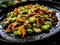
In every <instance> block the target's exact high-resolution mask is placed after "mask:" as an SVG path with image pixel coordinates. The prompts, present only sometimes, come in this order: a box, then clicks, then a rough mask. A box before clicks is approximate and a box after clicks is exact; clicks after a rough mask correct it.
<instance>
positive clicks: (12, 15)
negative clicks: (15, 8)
mask: <svg viewBox="0 0 60 45" xmlns="http://www.w3.org/2000/svg"><path fill="white" fill-rule="evenodd" d="M9 17H12V18H14V17H16V13H14V12H10V13H8V14H7V18H9Z"/></svg>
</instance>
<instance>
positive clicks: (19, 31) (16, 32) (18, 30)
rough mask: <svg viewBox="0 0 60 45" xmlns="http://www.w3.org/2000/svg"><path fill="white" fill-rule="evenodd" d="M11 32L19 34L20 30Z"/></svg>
mask: <svg viewBox="0 0 60 45" xmlns="http://www.w3.org/2000/svg"><path fill="white" fill-rule="evenodd" d="M13 34H14V35H21V31H20V30H18V31H13Z"/></svg>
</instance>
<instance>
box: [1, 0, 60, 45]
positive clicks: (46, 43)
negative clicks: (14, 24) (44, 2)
mask: <svg viewBox="0 0 60 45" xmlns="http://www.w3.org/2000/svg"><path fill="white" fill-rule="evenodd" d="M1 1H3V0H0V2H1ZM10 1H12V0H10ZM3 44H4V45H11V44H12V43H6V42H2V41H0V45H3ZM35 44H39V45H60V32H59V33H57V34H55V35H53V36H51V37H49V38H46V39H44V40H40V41H36V42H30V43H23V44H22V45H35ZM12 45H13V44H12ZM14 45H18V44H14Z"/></svg>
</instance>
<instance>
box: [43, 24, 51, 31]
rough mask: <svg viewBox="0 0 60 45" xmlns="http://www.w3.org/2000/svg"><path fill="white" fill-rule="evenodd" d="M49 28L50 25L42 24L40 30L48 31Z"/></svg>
mask: <svg viewBox="0 0 60 45" xmlns="http://www.w3.org/2000/svg"><path fill="white" fill-rule="evenodd" d="M49 28H50V25H42V30H44V31H48V30H49Z"/></svg>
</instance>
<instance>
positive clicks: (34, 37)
mask: <svg viewBox="0 0 60 45" xmlns="http://www.w3.org/2000/svg"><path fill="white" fill-rule="evenodd" d="M31 3H32V4H35V3H39V4H40V5H41V4H44V5H46V6H48V7H49V9H53V10H56V16H57V17H58V23H57V25H56V26H55V27H52V28H51V29H50V32H48V33H42V34H39V35H32V36H28V37H26V38H24V39H19V38H15V36H14V35H13V34H9V35H8V34H6V32H5V30H4V29H3V21H4V19H5V18H6V14H7V13H8V12H10V11H12V10H13V9H14V8H16V7H19V6H22V5H27V4H31ZM59 6H60V3H58V2H54V1H31V2H21V3H19V4H17V5H13V6H11V7H8V8H6V9H5V10H3V11H2V12H0V22H1V23H0V36H1V39H0V40H1V41H5V42H10V43H15V42H17V43H26V42H32V41H38V40H42V39H46V38H48V37H50V36H52V35H54V34H56V33H58V32H59V31H60V7H59Z"/></svg>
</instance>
